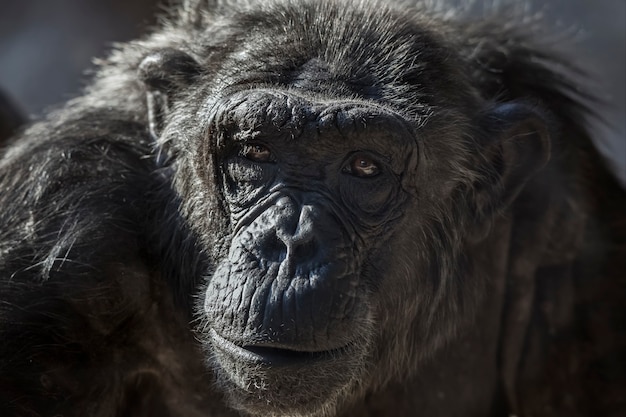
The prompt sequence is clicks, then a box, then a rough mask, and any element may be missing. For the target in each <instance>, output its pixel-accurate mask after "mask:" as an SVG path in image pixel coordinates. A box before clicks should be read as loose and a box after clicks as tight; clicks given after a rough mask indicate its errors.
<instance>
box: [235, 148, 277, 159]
mask: <svg viewBox="0 0 626 417" xmlns="http://www.w3.org/2000/svg"><path fill="white" fill-rule="evenodd" d="M241 155H242V156H243V157H244V158H246V159H249V160H251V161H254V162H272V161H273V157H272V152H271V151H270V150H269V149H268V148H267V147H266V146H264V145H259V144H251V145H244V147H243V149H242V150H241Z"/></svg>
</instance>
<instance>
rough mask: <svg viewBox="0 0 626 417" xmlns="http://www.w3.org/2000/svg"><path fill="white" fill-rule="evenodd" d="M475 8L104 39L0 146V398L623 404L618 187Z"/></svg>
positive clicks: (520, 37)
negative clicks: (472, 13) (460, 17)
mask: <svg viewBox="0 0 626 417" xmlns="http://www.w3.org/2000/svg"><path fill="white" fill-rule="evenodd" d="M495 22H496V20H494V21H485V22H479V23H460V21H456V20H451V19H450V18H449V17H443V16H438V15H436V14H433V13H432V12H429V11H428V10H427V9H426V8H425V6H419V5H417V6H416V7H415V8H414V9H406V10H405V9H402V8H400V7H399V6H398V8H397V9H396V8H393V7H392V6H388V5H385V4H382V3H381V4H379V3H363V4H343V3H340V2H333V1H324V2H306V1H303V2H301V3H299V4H298V5H297V6H296V5H294V4H290V3H289V2H281V1H276V2H274V1H268V2H266V3H264V4H263V5H258V4H257V5H249V6H246V5H239V6H238V5H220V4H215V5H213V4H212V5H207V4H205V3H204V2H197V3H196V2H194V1H189V2H186V3H185V4H184V5H183V6H181V7H180V8H179V9H177V10H175V11H174V12H173V13H172V16H170V18H169V23H167V24H166V25H164V27H163V28H161V29H160V30H158V31H156V32H155V34H153V35H150V36H148V37H146V38H145V39H143V40H140V41H136V42H133V43H130V44H128V45H124V46H121V47H120V49H119V50H117V51H115V52H114V53H113V54H112V55H111V57H110V58H109V59H108V60H106V61H104V62H103V63H102V68H101V69H100V71H99V72H98V74H97V75H96V77H95V79H94V81H93V82H92V84H91V85H90V86H89V87H88V88H87V89H86V91H85V93H84V95H83V96H81V97H79V98H77V99H75V100H73V101H71V102H69V103H68V104H67V105H66V106H65V107H63V108H62V109H60V110H59V111H57V112H55V113H52V114H51V115H49V116H48V117H47V119H46V120H43V121H41V122H38V123H36V124H34V125H33V126H31V127H30V128H29V129H27V130H26V131H25V132H24V133H23V134H22V135H20V136H19V137H17V138H15V139H14V140H13V141H12V142H11V145H10V146H9V147H7V148H6V149H5V150H4V151H3V154H2V159H0V187H1V188H2V190H3V193H2V194H1V195H0V207H1V208H2V210H0V219H1V221H2V224H3V225H6V227H3V229H2V231H1V233H0V279H1V281H0V337H1V338H2V340H5V341H8V343H6V344H5V346H3V347H1V348H0V358H1V359H0V412H1V414H2V415H8V416H13V415H15V416H21V415H28V416H31V415H35V416H39V415H41V416H48V415H49V416H54V415H67V416H74V415H75V416H85V415H89V416H98V417H101V416H102V417H104V416H114V415H115V416H117V415H119V416H123V415H133V416H191V417H193V416H207V415H208V416H216V417H228V416H236V415H247V416H309V417H322V416H324V417H329V416H355V415H358V416H415V415H425V416H502V415H513V414H515V415H520V416H524V415H528V416H530V415H532V416H561V415H568V416H586V415H589V416H591V415H594V416H595V415H610V413H618V412H619V410H620V409H622V407H623V406H624V402H623V401H624V398H626V396H625V395H624V394H626V391H625V390H624V375H625V372H624V371H625V370H624V368H623V363H624V362H623V361H622V359H623V354H620V353H619V352H622V351H624V348H625V347H626V345H625V340H624V338H623V336H622V335H623V334H624V333H623V332H621V331H622V330H624V329H623V323H624V321H623V313H622V310H621V309H620V307H619V306H620V305H623V304H621V303H623V302H624V301H625V300H624V297H626V295H625V294H626V292H625V291H623V290H624V289H625V286H624V279H623V277H622V275H623V274H621V272H620V271H623V270H624V267H625V266H626V265H624V259H626V257H625V256H624V255H626V254H625V253H624V248H626V245H625V244H624V243H625V242H624V237H625V236H626V230H625V224H626V223H625V222H624V221H623V219H624V214H623V213H624V208H626V196H625V193H624V191H623V190H622V189H621V188H620V186H619V185H618V183H617V182H616V181H615V180H614V178H613V176H612V175H611V174H610V172H609V171H608V170H607V169H606V168H605V163H604V162H603V160H602V158H600V156H599V155H598V154H597V152H596V151H595V150H594V148H593V145H592V142H591V137H590V133H589V130H588V129H587V127H586V126H585V124H584V118H583V116H584V115H585V114H586V113H587V112H588V110H587V109H586V108H585V107H584V105H583V103H584V100H585V99H586V98H587V97H586V96H585V95H584V94H582V93H580V92H579V90H578V89H577V87H576V84H575V81H574V80H569V79H568V78H567V77H566V76H565V75H564V74H562V73H560V72H558V71H557V70H555V69H554V68H555V65H557V64H558V65H561V66H566V65H567V64H566V62H565V61H563V60H561V58H558V57H557V56H556V54H553V53H546V52H544V50H543V49H542V48H540V47H536V46H532V45H533V43H532V42H531V41H530V39H529V38H528V37H527V36H526V35H524V33H525V32H524V30H523V29H519V30H518V29H512V28H510V27H502V26H500V25H497V24H496V23H495ZM355 34H358V35H355ZM597 323H603V325H602V326H601V327H598V326H597ZM620 326H621V327H620ZM620 332H621V333H620ZM620 355H622V356H620ZM620 364H621V365H620Z"/></svg>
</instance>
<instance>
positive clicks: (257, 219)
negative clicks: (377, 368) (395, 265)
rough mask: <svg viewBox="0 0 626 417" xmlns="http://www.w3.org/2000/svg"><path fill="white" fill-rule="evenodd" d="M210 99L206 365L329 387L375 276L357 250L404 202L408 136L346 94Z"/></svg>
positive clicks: (367, 245) (347, 363) (360, 336)
mask: <svg viewBox="0 0 626 417" xmlns="http://www.w3.org/2000/svg"><path fill="white" fill-rule="evenodd" d="M216 108H218V109H219V110H218V111H217V114H214V115H211V116H212V118H213V119H214V120H215V122H214V123H215V130H214V132H215V133H214V134H215V135H217V136H218V138H219V139H218V141H220V142H221V148H222V151H221V152H220V154H219V156H218V160H219V161H220V164H221V165H220V168H221V169H222V172H223V174H222V188H223V190H224V196H225V200H226V207H227V210H228V212H229V214H230V222H231V225H232V238H231V243H230V246H229V248H228V255H227V256H226V257H225V258H223V259H221V260H220V262H219V263H218V264H217V265H216V269H215V272H214V274H213V276H212V277H211V279H210V281H209V284H208V288H207V290H206V298H205V301H204V311H205V312H206V314H207V319H208V322H209V323H210V326H211V331H210V340H211V343H212V344H213V346H214V348H215V350H216V362H217V365H218V367H219V368H220V369H221V370H223V371H224V372H226V373H227V374H229V372H232V369H233V368H234V369H236V368H237V367H242V368H244V369H252V371H250V372H240V373H237V374H236V375H229V376H230V377H231V378H233V377H234V378H233V379H234V383H235V384H236V385H238V386H241V387H245V386H248V385H251V384H255V383H256V384H258V383H259V381H262V384H268V385H272V386H275V385H279V386H280V385H282V384H284V383H285V382H286V381H287V380H291V377H289V375H290V373H291V370H292V369H293V370H302V371H303V372H306V375H307V376H306V378H303V379H302V380H301V381H300V382H299V383H300V384H303V385H306V383H307V381H312V380H315V379H319V378H322V377H325V376H326V375H328V374H331V373H333V374H334V373H337V374H339V375H344V376H345V377H341V378H336V379H334V380H332V381H328V384H327V388H326V389H327V390H328V393H327V394H325V396H328V395H330V393H332V392H334V391H338V390H340V389H341V388H343V386H344V385H346V384H347V383H348V382H349V381H350V376H353V373H354V370H353V369H351V368H352V367H353V366H354V364H355V363H358V362H360V361H362V360H363V358H364V357H365V355H367V354H368V353H369V352H368V350H367V347H368V343H369V342H370V341H369V340H368V339H367V338H366V337H364V335H366V334H368V333H370V331H369V326H370V322H371V318H372V316H373V315H374V314H375V313H376V312H375V311H373V310H372V309H370V308H368V305H371V303H370V302H369V300H368V298H369V294H370V293H371V292H372V289H373V288H375V287H376V286H377V285H378V284H379V282H378V277H375V276H372V274H371V272H372V271H371V269H370V268H371V265H370V263H369V262H368V261H367V260H368V259H370V258H371V257H372V256H373V254H375V253H376V252H377V251H378V250H379V249H380V246H381V245H383V244H385V242H386V240H387V239H388V238H389V230H391V229H392V228H393V226H394V225H395V224H396V222H397V219H398V218H399V217H400V215H401V213H402V211H403V210H404V209H405V208H406V204H407V200H408V199H409V198H410V196H409V194H408V193H407V191H406V190H404V189H403V177H406V170H407V168H408V167H409V166H411V164H412V165H415V161H416V158H417V144H416V141H415V136H414V135H413V134H412V132H411V131H410V130H409V129H408V128H407V124H406V122H404V120H403V119H402V118H400V117H399V116H398V115H397V114H394V113H391V112H389V111H385V110H384V109H382V108H377V107H375V106H371V105H369V106H368V105H366V104H363V103H357V102H355V103H350V102H347V101H345V102H344V101H337V102H334V103H316V102H312V101H309V100H306V99H303V98H301V97H299V96H297V95H293V94H288V93H280V92H268V91H263V90H258V91H254V90H252V91H246V92H243V93H240V94H236V95H235V96H233V97H229V98H228V99H227V100H226V101H225V102H224V103H219V104H218V105H216ZM224 120H226V121H228V123H225V124H221V123H220V122H221V121H224ZM294 392H297V391H295V390H294ZM296 395H298V394H296ZM270 396H273V394H271V393H270ZM303 401H307V402H309V401H311V400H308V399H303ZM313 401H315V400H313Z"/></svg>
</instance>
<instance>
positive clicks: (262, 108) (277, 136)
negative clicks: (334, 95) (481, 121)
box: [209, 89, 416, 149]
mask: <svg viewBox="0 0 626 417" xmlns="http://www.w3.org/2000/svg"><path fill="white" fill-rule="evenodd" d="M209 117H210V119H211V131H212V132H213V134H214V135H215V138H216V140H217V141H218V143H217V145H218V147H220V146H223V145H225V144H226V143H227V142H233V141H234V142H240V141H244V142H247V141H255V140H256V141H263V142H266V143H268V142H281V143H282V144H283V145H289V144H294V145H298V144H302V143H303V142H319V143H324V142H329V144H338V143H350V144H351V145H354V144H363V145H364V146H366V145H367V146H369V145H375V144H379V145H383V146H389V147H394V148H395V147H399V148H401V149H402V148H404V147H406V146H410V145H411V144H415V141H416V138H415V133H414V131H413V128H412V126H411V125H410V123H409V122H407V121H406V120H405V119H404V118H403V117H402V116H401V115H399V114H397V113H395V112H393V111H392V110H390V109H387V108H385V107H383V106H380V105H378V104H376V103H374V102H367V101H357V100H312V99H309V98H305V97H302V96H299V95H297V94H294V93H292V92H289V91H278V90H267V89H258V90H246V91H240V92H238V93H236V94H233V95H231V96H228V97H225V98H223V99H222V100H220V101H218V102H217V103H215V105H214V106H213V108H212V110H211V112H210V115H209Z"/></svg>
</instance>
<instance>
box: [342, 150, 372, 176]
mask: <svg viewBox="0 0 626 417" xmlns="http://www.w3.org/2000/svg"><path fill="white" fill-rule="evenodd" d="M343 172H345V173H346V174H350V175H354V176H355V177H361V178H367V177H374V176H376V175H378V174H379V172H380V168H379V167H378V164H377V163H376V162H375V161H374V160H373V159H372V158H370V157H369V156H367V155H365V154H362V153H359V154H356V155H354V156H353V157H352V158H351V159H350V161H348V164H347V165H346V166H345V167H344V168H343Z"/></svg>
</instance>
